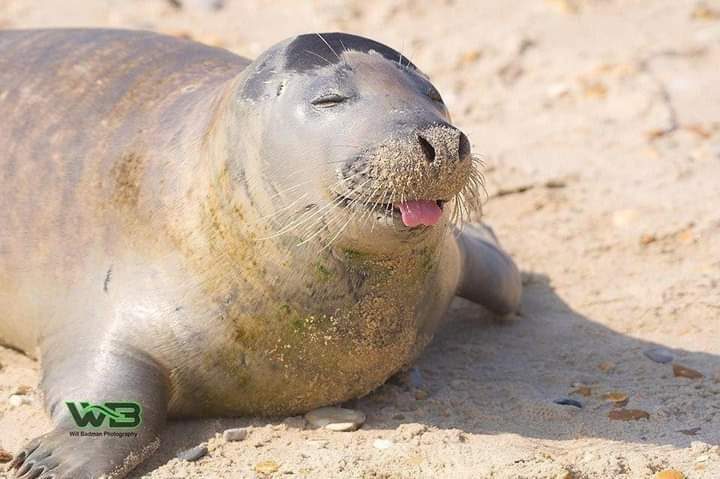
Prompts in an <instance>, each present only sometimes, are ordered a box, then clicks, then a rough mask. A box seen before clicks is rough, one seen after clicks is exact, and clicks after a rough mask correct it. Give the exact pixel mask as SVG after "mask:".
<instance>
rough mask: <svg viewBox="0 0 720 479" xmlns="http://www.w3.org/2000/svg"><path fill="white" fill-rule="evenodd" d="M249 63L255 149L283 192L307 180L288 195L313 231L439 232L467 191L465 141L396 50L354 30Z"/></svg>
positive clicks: (469, 166)
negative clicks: (257, 114)
mask: <svg viewBox="0 0 720 479" xmlns="http://www.w3.org/2000/svg"><path fill="white" fill-rule="evenodd" d="M254 65H255V67H254V69H253V70H252V71H251V75H250V77H249V78H248V79H247V80H246V83H245V88H244V91H243V94H244V95H245V98H246V99H249V100H251V101H253V102H255V103H256V107H260V108H262V109H263V110H264V112H265V113H264V114H263V118H264V121H265V124H264V125H263V128H262V130H263V138H262V142H261V144H262V148H263V152H262V155H261V156H262V157H263V158H265V159H267V161H268V168H272V169H273V177H277V178H278V181H277V183H276V185H275V188H276V190H277V193H278V195H279V196H281V197H282V196H283V192H287V191H291V189H292V188H293V187H295V186H297V185H300V184H301V183H303V182H305V184H306V185H308V184H309V185H313V187H307V186H305V187H302V188H298V189H301V190H302V191H303V193H304V195H303V196H300V194H287V195H286V198H287V203H288V204H290V202H292V201H295V202H296V206H295V207H292V206H291V207H289V209H290V210H291V211H294V212H295V213H296V214H298V215H304V216H305V217H306V223H308V225H306V226H308V227H309V226H311V225H314V226H313V227H309V228H306V229H307V230H308V232H309V233H310V234H314V233H315V232H318V233H319V232H320V230H321V229H326V230H327V231H329V232H331V233H333V232H334V233H335V236H336V237H337V236H339V235H340V234H341V232H342V231H345V232H346V233H345V234H348V232H349V231H352V230H353V228H352V227H358V226H359V227H361V228H364V229H370V228H371V229H373V230H375V228H378V230H386V231H388V232H391V234H394V235H396V236H398V237H403V235H408V234H411V235H418V234H422V233H424V232H427V231H428V230H431V229H433V228H442V227H443V226H444V225H445V224H447V222H448V219H449V217H450V216H451V213H452V212H453V211H454V212H455V213H458V212H459V211H460V209H461V208H462V205H461V204H459V203H462V202H463V201H467V199H465V200H464V199H463V197H464V196H467V195H470V196H472V195H473V194H474V193H475V191H476V187H477V186H478V185H477V182H478V181H479V178H480V177H479V173H478V172H477V170H476V168H474V165H473V160H472V158H471V154H470V144H469V141H468V139H467V137H466V136H465V135H464V134H463V133H462V132H461V131H460V130H458V129H457V128H455V127H454V126H452V125H451V124H450V118H449V114H448V111H447V108H446V107H445V104H444V103H443V100H442V98H441V97H440V94H439V93H438V91H437V89H436V88H435V87H434V86H433V85H432V84H431V83H430V81H429V80H428V78H427V77H426V76H425V75H424V74H423V73H422V72H420V71H419V70H418V69H417V68H416V67H415V66H414V65H413V64H412V63H410V62H409V61H408V60H407V59H406V58H404V57H403V56H402V55H401V54H400V53H398V52H396V51H394V50H392V49H390V48H388V47H386V46H384V45H382V44H379V43H377V42H374V41H372V40H368V39H365V38H362V37H357V36H353V35H347V34H337V33H331V34H322V35H320V34H310V35H301V36H299V37H296V38H295V39H293V40H291V41H288V42H285V43H283V44H280V45H278V46H277V47H274V48H273V49H271V50H270V51H269V52H267V53H266V54H264V55H263V56H262V57H261V58H259V59H258V60H257V61H256V62H255V64H254ZM249 68H253V66H251V67H249ZM283 175H284V177H283ZM299 218H300V219H299V220H296V221H302V216H300V217H299ZM348 226H350V228H347V227H348Z"/></svg>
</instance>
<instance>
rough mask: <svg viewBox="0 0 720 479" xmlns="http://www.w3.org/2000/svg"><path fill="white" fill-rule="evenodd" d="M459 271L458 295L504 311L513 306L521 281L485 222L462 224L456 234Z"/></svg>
mask: <svg viewBox="0 0 720 479" xmlns="http://www.w3.org/2000/svg"><path fill="white" fill-rule="evenodd" d="M458 246H459V247H460V252H461V259H462V262H461V264H462V269H463V274H462V277H461V279H460V286H459V288H458V292H457V294H458V296H461V297H463V298H465V299H469V300H470V301H473V302H475V303H478V304H481V305H483V306H485V307H486V308H488V309H489V310H490V311H492V312H494V313H497V314H500V315H505V314H509V313H512V312H514V311H516V310H517V308H518V306H519V304H520V294H521V292H522V283H521V280H520V272H519V271H518V269H517V266H515V263H514V262H513V260H512V258H510V256H508V255H507V254H506V253H505V252H504V251H503V250H502V249H501V248H500V246H499V245H498V242H497V239H496V238H495V235H494V234H493V232H492V230H491V229H490V228H489V227H487V226H485V225H482V224H481V225H466V226H465V228H464V229H463V231H462V232H461V233H460V235H459V238H458Z"/></svg>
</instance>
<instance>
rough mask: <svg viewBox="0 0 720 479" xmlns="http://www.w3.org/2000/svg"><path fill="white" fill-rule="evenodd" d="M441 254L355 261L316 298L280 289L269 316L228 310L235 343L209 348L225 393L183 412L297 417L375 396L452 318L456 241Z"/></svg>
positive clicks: (208, 365) (326, 274) (327, 271)
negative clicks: (393, 261) (392, 263)
mask: <svg viewBox="0 0 720 479" xmlns="http://www.w3.org/2000/svg"><path fill="white" fill-rule="evenodd" d="M441 249H442V251H443V252H442V254H438V253H437V252H435V251H434V252H433V253H432V254H430V253H429V252H428V253H427V254H425V255H423V254H419V255H417V256H416V258H415V259H409V258H404V259H403V260H402V262H403V263H404V266H403V267H401V268H400V267H394V268H393V267H388V265H387V264H377V263H374V264H369V263H372V262H371V261H370V260H366V259H360V260H359V259H358V258H353V260H352V261H351V262H350V263H349V264H350V266H349V267H348V270H346V271H343V272H342V274H341V275H340V277H336V273H338V271H337V270H336V269H335V268H331V267H317V268H316V269H315V273H319V274H315V275H314V277H313V278H312V281H310V282H308V283H307V284H308V285H310V286H312V288H311V289H310V290H309V294H308V296H307V297H305V298H302V297H300V296H294V297H289V296H288V294H287V291H285V290H283V289H282V286H280V287H278V288H276V290H275V292H274V293H275V294H273V295H272V297H266V298H263V299H264V300H267V304H265V305H264V306H265V307H263V311H264V313H263V314H261V315H257V314H243V313H242V310H243V307H244V304H243V302H242V301H240V302H238V303H237V309H236V311H237V312H236V313H233V312H232V310H233V309H235V308H227V309H226V310H225V311H224V314H227V319H226V323H228V324H231V326H230V327H229V328H228V329H227V330H226V331H227V334H228V335H232V341H225V342H224V344H223V346H222V347H221V348H220V349H213V348H208V354H207V355H206V357H205V361H204V368H203V369H204V370H205V371H221V374H222V375H223V376H224V377H225V378H226V379H225V381H224V383H223V384H224V385H223V386H222V387H221V388H219V389H218V382H217V381H214V382H213V387H214V390H210V389H209V388H208V389H206V390H205V391H204V392H203V396H205V397H204V398H203V400H202V401H201V402H202V403H204V404H205V405H206V407H207V409H208V410H207V411H197V410H194V411H193V410H187V409H186V405H184V404H181V403H178V404H177V408H176V410H175V411H174V412H175V413H176V414H181V415H182V414H198V413H200V414H224V415H253V414H262V415H279V414H293V413H299V412H303V411H307V410H309V409H312V408H314V407H318V406H321V405H327V404H332V403H338V402H342V401H346V400H349V399H351V398H355V397H359V396H363V395H365V394H367V393H369V392H370V391H372V390H373V389H375V388H377V387H378V386H380V385H381V384H383V383H384V382H385V381H386V380H387V378H388V377H390V376H391V375H392V374H394V373H395V372H397V371H398V370H400V369H401V368H403V367H405V366H407V365H409V364H411V363H412V361H413V360H414V359H415V358H416V357H417V355H418V354H419V353H420V352H421V351H422V349H423V348H424V347H425V346H426V345H427V343H428V342H429V341H430V339H431V338H432V335H433V333H434V332H435V330H436V329H437V326H438V324H439V323H440V321H441V320H442V316H443V315H444V313H445V312H446V310H447V308H448V306H449V303H450V301H451V300H452V298H453V296H454V293H455V287H456V285H457V278H458V265H457V249H456V247H455V243H454V240H453V239H452V238H449V239H448V244H447V247H445V248H441ZM354 268H357V269H354ZM358 275H359V276H360V277H362V278H363V280H362V281H358ZM228 339H229V338H228ZM203 376H204V377H207V376H208V374H207V373H206V374H203ZM196 377H197V376H196ZM195 386H196V387H197V384H195Z"/></svg>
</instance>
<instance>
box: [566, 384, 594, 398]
mask: <svg viewBox="0 0 720 479" xmlns="http://www.w3.org/2000/svg"><path fill="white" fill-rule="evenodd" d="M570 394H579V395H581V396H585V397H588V396H591V395H592V388H590V387H589V386H578V387H577V388H575V389H574V390H573V391H571V392H570Z"/></svg>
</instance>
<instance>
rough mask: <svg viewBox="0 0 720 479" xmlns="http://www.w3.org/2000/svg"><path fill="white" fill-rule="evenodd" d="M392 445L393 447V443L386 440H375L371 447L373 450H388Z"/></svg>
mask: <svg viewBox="0 0 720 479" xmlns="http://www.w3.org/2000/svg"><path fill="white" fill-rule="evenodd" d="M394 445H395V443H394V442H392V441H389V440H387V439H375V442H373V447H374V448H375V449H380V450H384V449H390V448H391V447H393V446H394Z"/></svg>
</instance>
